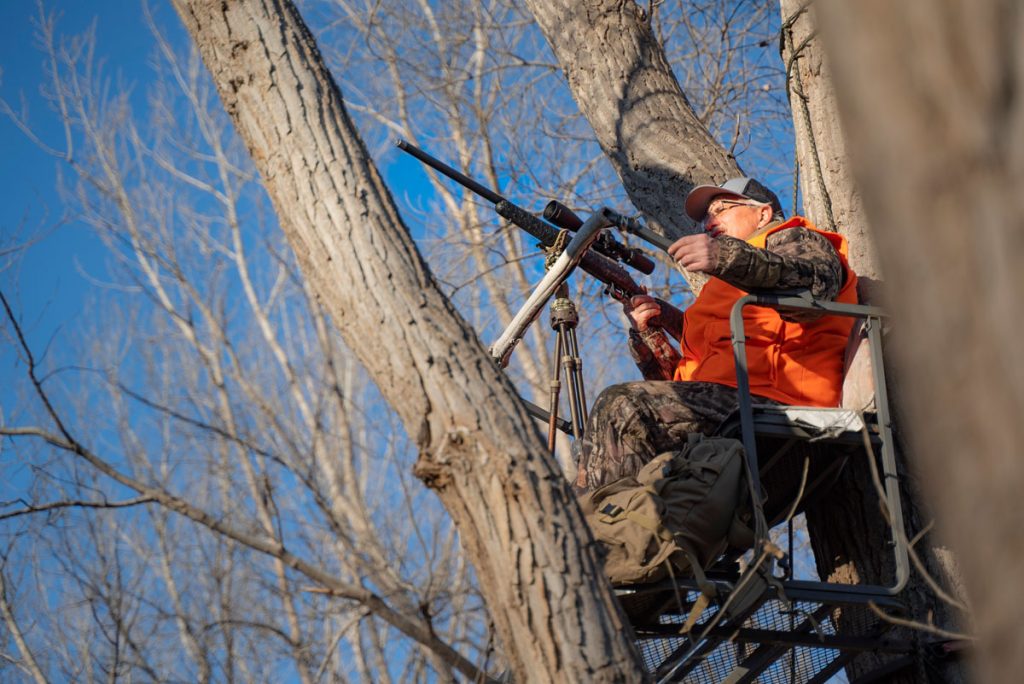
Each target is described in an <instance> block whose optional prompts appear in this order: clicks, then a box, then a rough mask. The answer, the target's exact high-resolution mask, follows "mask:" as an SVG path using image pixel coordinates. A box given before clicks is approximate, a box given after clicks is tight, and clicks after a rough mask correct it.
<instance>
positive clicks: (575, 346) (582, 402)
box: [569, 328, 589, 425]
mask: <svg viewBox="0 0 1024 684" xmlns="http://www.w3.org/2000/svg"><path fill="white" fill-rule="evenodd" d="M569 353H570V354H571V355H572V360H573V363H572V366H573V369H572V370H573V375H575V377H576V383H575V386H576V397H577V399H578V401H579V410H580V415H581V416H582V417H583V425H586V424H587V419H588V418H589V415H588V413H587V391H586V389H585V388H584V386H583V359H581V358H580V348H579V343H578V342H577V339H576V329H575V328H569Z"/></svg>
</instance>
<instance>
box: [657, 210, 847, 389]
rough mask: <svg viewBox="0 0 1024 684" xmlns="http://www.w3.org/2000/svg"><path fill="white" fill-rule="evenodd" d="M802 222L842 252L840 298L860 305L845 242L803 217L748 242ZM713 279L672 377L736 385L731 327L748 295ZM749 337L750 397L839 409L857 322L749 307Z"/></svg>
mask: <svg viewBox="0 0 1024 684" xmlns="http://www.w3.org/2000/svg"><path fill="white" fill-rule="evenodd" d="M795 226H801V227H804V228H807V229H809V230H813V231H816V232H818V233H820V234H822V235H823V236H825V238H827V239H828V241H829V242H830V243H832V246H833V247H834V248H835V250H836V253H837V254H838V255H839V260H840V261H841V262H842V265H843V270H844V272H845V276H846V278H845V282H844V283H843V286H842V288H841V289H840V291H839V294H838V295H836V297H835V300H834V301H837V302H842V303H847V304H856V303H857V276H856V274H854V272H853V270H851V269H850V266H849V264H848V263H847V244H846V239H845V238H843V237H842V236H841V235H838V234H837V233H829V232H825V231H821V230H818V229H817V228H815V227H814V226H813V225H811V223H810V222H809V221H807V220H806V219H804V218H801V217H799V216H795V217H793V218H791V219H790V220H788V221H786V222H785V223H782V224H780V225H778V226H775V227H774V228H770V229H768V230H766V231H763V232H761V233H756V234H755V235H753V236H752V237H750V238H749V239H748V240H747V242H748V243H749V244H750V245H752V246H754V247H758V248H761V249H764V247H765V243H766V241H767V238H768V236H769V235H771V234H772V233H776V232H778V231H780V230H786V229H787V228H793V227H795ZM745 294H746V293H745V292H744V291H743V290H740V289H738V288H736V287H733V286H732V285H729V284H728V283H726V282H725V281H723V280H720V279H718V278H711V279H710V280H709V281H708V282H707V284H706V285H705V286H704V289H703V290H701V293H700V295H699V296H698V297H697V299H696V301H695V302H694V303H693V304H692V305H691V306H690V307H689V308H688V309H687V310H686V312H685V314H684V316H683V341H682V345H681V346H682V352H683V358H682V360H681V361H680V362H679V366H678V367H677V368H676V372H675V377H674V379H675V380H677V381H690V382H717V383H720V384H723V385H729V386H731V387H736V365H735V363H734V360H733V350H732V342H731V337H730V332H729V313H730V311H732V306H733V304H735V303H736V300H737V299H739V298H740V297H742V296H743V295H745ZM743 320H744V327H745V330H746V335H747V343H746V348H747V368H748V371H749V374H750V391H751V393H752V394H755V395H758V396H761V397H767V398H769V399H775V400H777V401H781V402H783V403H785V404H791V405H797V406H825V407H828V406H837V405H838V404H839V398H840V393H841V391H842V385H843V353H844V351H845V349H846V343H847V340H848V339H849V337H850V330H851V329H852V327H853V324H854V321H853V319H852V318H848V317H845V316H823V317H822V318H819V319H818V320H815V321H812V322H809V323H795V322H791V321H785V320H783V319H782V318H781V317H780V316H779V314H778V312H776V311H775V310H774V309H767V308H764V307H755V306H748V307H746V308H745V309H744V311H743Z"/></svg>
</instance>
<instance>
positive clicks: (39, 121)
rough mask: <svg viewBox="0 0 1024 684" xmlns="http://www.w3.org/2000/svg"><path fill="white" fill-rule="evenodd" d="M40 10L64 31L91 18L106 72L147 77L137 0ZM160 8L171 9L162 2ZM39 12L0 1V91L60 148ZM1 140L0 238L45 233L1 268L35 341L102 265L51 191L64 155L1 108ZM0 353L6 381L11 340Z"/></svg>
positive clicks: (67, 319) (21, 0)
mask: <svg viewBox="0 0 1024 684" xmlns="http://www.w3.org/2000/svg"><path fill="white" fill-rule="evenodd" d="M44 11H46V12H57V13H58V14H59V24H58V29H59V31H60V32H61V33H65V34H79V33H81V32H83V31H85V30H87V29H88V28H89V26H90V25H91V24H92V22H93V21H94V20H95V22H96V31H97V36H98V41H97V43H98V46H99V52H100V54H101V55H103V56H105V58H106V59H105V62H106V67H105V68H106V71H107V74H108V75H109V76H112V77H115V78H122V79H123V80H124V81H126V82H129V83H137V82H144V80H145V78H146V58H147V56H148V55H149V53H150V51H151V49H152V48H151V45H152V40H151V37H150V34H149V31H148V30H147V29H146V27H145V25H144V24H143V21H142V11H141V6H140V4H139V3H138V2H137V1H136V0H104V1H103V2H100V3H90V2H54V3H49V4H48V5H47V7H46V8H45V10H44ZM158 14H162V15H163V16H165V17H168V18H173V17H170V16H169V15H170V11H169V8H166V7H165V8H160V10H158ZM38 17H39V8H38V6H37V5H36V3H35V2H32V0H4V2H3V3H0V31H2V40H0V68H2V70H3V71H2V80H0V97H2V98H3V99H4V100H5V101H6V102H7V103H8V104H9V105H10V106H11V107H12V109H14V110H15V111H16V112H17V113H18V114H19V115H24V117H25V122H26V123H27V124H28V125H29V126H30V127H31V129H32V131H33V133H34V134H35V135H37V136H38V138H39V139H40V140H41V141H42V142H43V143H45V144H46V145H49V146H50V147H53V148H55V149H57V150H63V149H65V142H64V131H63V127H62V126H61V125H60V122H59V119H58V117H57V116H56V114H55V112H54V111H53V109H52V106H51V103H50V102H48V101H47V99H46V98H45V97H44V96H43V94H42V93H41V88H42V87H44V85H45V83H46V79H47V72H48V67H47V57H46V54H45V53H44V52H43V51H42V49H41V43H40V36H39V32H38V28H37V21H38ZM174 20H175V21H177V19H176V18H174ZM0 149H2V150H3V151H4V154H3V160H2V163H0V184H2V185H0V187H3V188H4V192H3V195H4V198H5V199H4V202H3V203H2V205H0V234H2V235H3V236H4V239H3V240H2V241H0V244H2V245H3V246H9V245H8V244H7V243H8V241H9V238H10V237H11V236H12V235H14V234H16V233H18V232H20V233H21V235H22V236H23V237H27V236H34V237H35V238H36V239H38V236H39V235H42V236H43V237H42V238H41V239H38V242H35V243H34V244H32V246H31V247H30V248H29V249H28V250H27V251H26V252H25V253H24V258H23V259H22V260H20V261H19V262H18V263H16V264H14V265H13V266H12V267H11V268H10V269H9V270H8V271H6V272H4V273H0V286H2V287H3V291H4V293H5V295H6V296H7V297H8V299H9V300H11V303H12V305H13V306H14V307H15V308H16V310H17V311H18V312H20V314H21V315H22V317H23V320H24V323H25V324H26V328H27V332H28V333H29V334H30V336H31V337H30V339H31V341H32V342H33V343H34V344H35V345H36V346H38V345H39V344H45V343H46V342H47V341H48V340H49V339H50V338H51V337H52V336H53V335H54V334H55V332H56V331H57V330H58V329H62V328H64V329H68V328H73V327H74V323H75V321H76V319H77V317H78V316H79V313H80V311H81V306H82V303H83V297H84V295H85V293H86V292H87V290H88V289H89V287H90V282H89V279H88V278H87V277H86V274H89V275H91V276H94V277H102V275H103V252H102V247H101V246H100V245H99V243H98V241H97V240H96V239H95V236H94V235H93V233H92V232H91V230H89V229H88V228H87V227H85V226H83V225H82V224H81V223H79V222H77V221H74V220H72V221H65V220H64V219H63V215H64V210H63V208H62V202H61V198H60V197H59V196H58V194H57V191H56V182H57V177H58V170H59V168H60V166H61V163H62V162H61V161H60V160H59V159H57V158H55V157H54V156H52V155H50V154H48V153H47V152H45V151H44V150H42V149H41V148H40V146H39V145H38V144H36V143H35V142H33V141H32V140H31V139H30V138H29V137H28V136H27V135H26V134H25V133H24V132H23V131H21V130H19V128H18V127H17V126H16V125H15V124H14V123H13V122H12V121H11V120H10V119H9V118H7V117H4V118H3V119H2V120H0ZM0 354H2V356H0V359H2V364H3V365H2V367H0V373H2V375H0V378H2V379H3V380H4V381H5V382H4V384H5V385H6V384H7V383H6V380H7V379H8V378H9V376H8V373H10V372H11V370H12V369H11V366H10V352H9V349H4V350H3V351H2V352H0ZM16 372H17V371H16ZM22 372H23V371H22Z"/></svg>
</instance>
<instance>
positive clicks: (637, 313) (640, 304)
mask: <svg viewBox="0 0 1024 684" xmlns="http://www.w3.org/2000/svg"><path fill="white" fill-rule="evenodd" d="M622 310H623V311H624V312H625V314H626V318H628V319H629V324H630V325H631V326H632V327H633V329H634V330H636V331H637V332H647V331H648V330H650V329H652V328H660V327H661V321H659V320H658V316H660V315H661V305H660V304H658V301H657V300H656V299H654V297H648V296H647V295H634V296H632V297H630V298H629V299H627V300H625V301H624V302H622Z"/></svg>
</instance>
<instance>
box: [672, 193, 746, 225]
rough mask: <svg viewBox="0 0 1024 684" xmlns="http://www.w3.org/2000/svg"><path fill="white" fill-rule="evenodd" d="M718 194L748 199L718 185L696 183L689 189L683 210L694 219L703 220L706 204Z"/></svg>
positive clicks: (706, 211)
mask: <svg viewBox="0 0 1024 684" xmlns="http://www.w3.org/2000/svg"><path fill="white" fill-rule="evenodd" d="M720 195H729V196H730V197H742V198H744V199H749V198H748V197H747V196H746V195H741V194H740V193H738V192H730V191H729V190H726V189H725V188H723V187H721V186H720V185H698V186H697V187H695V188H694V189H693V190H691V191H690V194H689V195H687V196H686V202H685V203H684V204H683V210H684V211H685V212H686V215H687V216H689V217H690V218H692V219H693V220H694V221H703V220H704V216H705V214H707V213H708V206H709V205H710V204H711V200H713V199H714V198H716V197H718V196H720Z"/></svg>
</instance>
